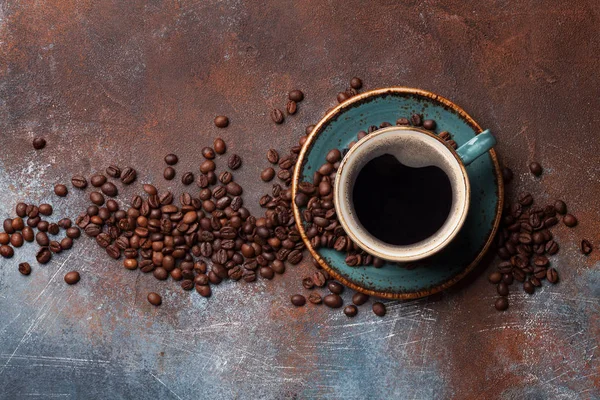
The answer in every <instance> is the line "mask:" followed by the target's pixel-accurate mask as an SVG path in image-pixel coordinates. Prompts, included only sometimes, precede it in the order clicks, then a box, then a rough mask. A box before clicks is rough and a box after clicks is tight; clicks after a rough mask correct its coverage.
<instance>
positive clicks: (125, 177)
mask: <svg viewBox="0 0 600 400" xmlns="http://www.w3.org/2000/svg"><path fill="white" fill-rule="evenodd" d="M136 178H137V172H136V170H135V169H133V168H131V167H125V168H124V169H123V170H122V171H121V182H123V184H125V185H129V184H131V183H133V182H134V181H135V179H136Z"/></svg>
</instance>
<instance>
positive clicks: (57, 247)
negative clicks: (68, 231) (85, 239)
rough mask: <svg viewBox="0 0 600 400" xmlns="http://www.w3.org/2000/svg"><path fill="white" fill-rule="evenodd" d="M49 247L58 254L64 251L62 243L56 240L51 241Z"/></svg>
mask: <svg viewBox="0 0 600 400" xmlns="http://www.w3.org/2000/svg"><path fill="white" fill-rule="evenodd" d="M48 248H49V249H50V251H51V252H53V253H55V254H58V253H60V252H61V251H62V247H60V243H58V242H57V241H56V240H52V241H51V242H50V245H49V246H48Z"/></svg>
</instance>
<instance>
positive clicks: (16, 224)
mask: <svg viewBox="0 0 600 400" xmlns="http://www.w3.org/2000/svg"><path fill="white" fill-rule="evenodd" d="M46 206H48V207H50V206H49V205H48V204H46ZM50 210H52V207H50ZM50 214H52V211H50ZM10 224H11V226H12V228H13V230H15V231H20V230H21V229H23V228H24V227H25V223H24V222H23V218H21V217H16V218H13V220H12V221H11V223H10Z"/></svg>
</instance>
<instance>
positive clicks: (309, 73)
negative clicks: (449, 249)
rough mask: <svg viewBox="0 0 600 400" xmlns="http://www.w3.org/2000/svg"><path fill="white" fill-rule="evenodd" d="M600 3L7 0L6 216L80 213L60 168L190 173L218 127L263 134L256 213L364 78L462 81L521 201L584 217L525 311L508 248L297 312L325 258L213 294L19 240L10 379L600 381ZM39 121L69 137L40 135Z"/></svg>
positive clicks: (67, 393)
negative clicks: (349, 306)
mask: <svg viewBox="0 0 600 400" xmlns="http://www.w3.org/2000/svg"><path fill="white" fill-rule="evenodd" d="M599 13H600V6H599V5H598V3H597V2H594V1H583V0H582V1H575V2H570V3H566V2H562V3H560V2H553V1H548V0H544V1H521V2H512V3H505V2H479V1H466V2H458V1H445V2H416V1H413V2H403V3H400V2H396V1H389V2H383V1H381V2H362V1H344V2H338V1H330V2H323V1H305V2H291V1H290V2H281V1H270V2H267V3H263V2H245V3H244V2H240V1H223V2H216V1H215V2H212V1H210V2H190V1H186V0H180V1H164V2H161V1H151V2H148V1H137V0H134V1H127V2H116V1H115V2H92V1H87V0H83V1H81V0H80V1H72V0H69V1H49V2H20V3H15V2H2V3H0V149H1V151H2V153H1V154H2V155H1V158H0V187H1V188H2V190H1V191H0V216H1V217H2V218H6V217H8V216H9V215H11V214H12V209H13V207H14V204H15V203H16V202H17V201H19V200H23V201H29V202H42V201H49V202H51V203H52V204H53V205H54V206H55V210H56V213H55V216H57V217H58V216H63V215H69V216H71V217H74V216H75V215H76V214H77V213H78V212H79V211H80V209H81V208H82V207H83V206H84V205H85V203H86V202H85V199H84V198H83V197H82V196H78V195H77V193H73V192H72V193H71V194H70V195H69V196H68V197H67V198H64V199H63V198H56V197H55V196H53V195H52V187H53V185H54V184H55V183H57V182H68V179H69V178H70V176H71V175H72V174H73V173H75V172H79V173H83V174H85V175H88V176H89V175H90V174H92V173H94V172H96V171H99V170H103V169H104V168H105V167H106V166H107V165H108V164H110V163H117V164H119V165H122V166H125V165H127V164H130V165H134V166H136V167H137V169H138V171H139V179H138V181H139V182H155V183H157V184H158V186H159V187H160V188H173V189H176V190H179V189H181V187H180V186H179V185H178V183H176V182H175V181H173V182H172V183H167V182H165V181H164V180H162V170H163V169H164V167H165V165H164V163H163V161H162V158H163V156H164V155H165V154H166V153H167V152H171V151H173V152H176V153H177V154H178V155H179V157H180V160H181V161H180V164H179V165H178V166H177V171H178V174H179V177H180V176H181V174H182V173H183V172H185V171H187V170H190V171H193V172H197V168H198V160H199V155H198V153H199V150H200V149H201V147H202V146H204V145H206V144H210V143H212V139H213V138H214V137H215V136H216V135H221V136H223V137H224V138H225V139H226V141H227V143H228V145H229V148H230V149H231V151H236V152H238V153H242V154H243V156H244V165H243V167H242V168H241V169H240V170H239V172H237V173H236V179H237V180H238V181H245V182H251V183H247V184H245V189H246V190H245V194H244V199H245V202H246V204H248V205H249V207H250V208H251V210H252V211H255V212H256V211H258V204H257V201H258V197H259V195H260V194H262V193H264V192H265V191H266V190H268V185H266V184H262V183H259V179H258V176H259V173H260V170H261V169H262V168H264V166H265V165H266V160H265V156H264V154H265V152H266V150H267V149H268V148H270V147H275V148H278V149H284V148H288V147H289V146H291V145H292V144H294V143H296V142H297V140H298V137H299V136H300V135H301V134H302V132H303V131H304V127H305V126H306V125H308V124H309V123H314V122H316V121H317V120H318V118H319V116H321V115H322V113H323V112H324V110H325V109H327V108H329V107H331V106H332V105H334V102H335V95H336V93H337V92H338V91H341V90H343V89H345V88H346V87H347V86H348V82H349V79H350V78H351V77H352V76H354V75H357V76H360V77H362V78H363V80H364V82H365V85H366V88H377V87H384V86H392V85H403V86H410V87H420V88H424V89H427V90H430V91H432V92H435V93H439V94H441V95H442V96H445V97H447V98H449V99H451V100H453V101H456V103H457V104H460V105H461V106H462V107H464V109H465V110H466V111H467V112H468V113H469V114H470V115H472V116H473V117H474V118H475V119H476V120H477V121H478V123H479V124H481V125H482V126H483V127H486V128H490V129H491V130H492V131H493V132H495V133H496V134H497V137H498V139H499V145H498V146H497V152H498V154H499V156H500V158H501V159H502V160H503V161H504V162H505V163H506V164H508V165H510V166H511V167H513V169H514V171H515V173H516V179H515V181H514V182H513V184H512V185H511V187H509V188H508V197H509V198H512V197H513V196H515V195H516V194H517V193H516V192H518V191H521V190H528V191H531V192H532V193H534V195H535V197H536V200H539V201H540V202H546V201H551V200H553V199H555V198H562V199H564V200H565V201H567V203H568V204H569V208H570V210H571V211H572V212H573V213H574V214H575V215H577V216H578V218H579V220H580V223H579V225H578V226H577V227H576V228H574V229H567V228H566V227H564V226H561V227H558V228H557V229H555V237H556V238H557V239H558V242H559V243H560V245H561V251H560V253H559V254H558V255H557V256H556V257H555V258H554V259H553V260H552V262H553V265H555V266H556V267H557V269H558V270H559V272H560V275H561V282H560V284H558V285H556V286H545V287H544V289H543V290H541V291H539V292H538V293H536V294H535V295H534V296H527V295H526V294H524V293H523V292H521V291H518V290H513V293H512V294H511V296H510V302H511V308H510V309H509V310H508V311H507V312H505V313H497V312H495V311H494V310H493V308H492V303H493V300H494V298H495V296H494V291H493V288H492V287H491V286H490V285H489V284H488V283H487V280H486V274H485V271H487V270H489V269H491V266H490V263H493V260H492V259H491V258H490V259H488V260H487V261H486V263H485V264H482V265H481V267H480V268H479V269H477V270H476V271H475V273H473V274H471V275H470V276H469V277H468V278H467V279H466V281H464V282H461V284H459V285H457V286H458V287H455V288H453V289H451V290H450V291H449V292H445V293H443V294H442V295H440V296H436V297H435V298H428V299H424V300H418V301H411V302H398V301H394V302H389V303H388V314H387V316H386V317H385V318H383V319H380V318H377V317H375V316H374V315H373V314H372V313H371V312H370V311H369V310H368V307H361V308H360V313H359V315H358V316H357V317H356V318H354V319H348V318H346V317H345V316H344V315H343V314H342V313H341V312H340V311H331V310H328V309H325V308H323V307H304V308H302V309H292V307H291V306H290V305H289V295H291V294H293V293H295V292H302V290H301V285H300V278H301V277H302V276H304V274H306V273H307V272H308V271H310V270H311V266H310V263H308V262H304V263H302V264H301V265H299V266H297V267H290V268H288V272H286V274H285V275H284V276H282V277H281V276H278V277H277V278H276V279H274V280H273V281H270V282H264V281H263V282H260V283H257V284H255V285H245V284H235V283H227V284H223V285H220V286H219V287H218V288H216V289H215V290H214V295H213V298H212V299H210V300H209V301H206V300H205V299H202V298H200V297H199V296H197V295H195V294H194V293H192V294H188V293H183V291H182V290H181V289H179V288H178V286H177V285H175V284H173V283H172V282H168V283H164V282H158V281H156V280H154V279H153V278H152V277H149V276H144V275H140V274H139V273H137V272H132V271H127V270H124V269H123V268H122V267H121V266H120V264H119V263H118V262H114V261H112V260H110V259H108V257H106V255H105V254H104V253H103V251H100V250H99V249H98V248H97V246H96V245H95V244H94V243H93V241H91V240H87V239H82V240H80V241H79V242H78V243H77V245H76V247H75V248H74V249H73V250H71V251H70V252H66V253H64V254H61V255H60V256H57V257H55V258H54V259H53V261H52V262H51V263H50V264H48V265H46V266H38V265H37V263H35V262H34V263H32V265H33V268H34V271H33V273H32V275H31V276H29V277H22V276H20V275H19V274H18V272H17V269H16V266H17V264H18V262H20V261H21V260H29V261H31V260H32V259H33V254H34V251H35V247H34V246H31V245H28V246H25V247H24V248H22V249H20V250H19V251H18V252H17V253H16V256H15V257H14V258H13V259H11V260H0V398H6V399H15V398H17V399H18V398H32V397H41V398H44V397H51V398H106V399H116V398H126V399H130V398H152V397H154V398H165V399H167V398H173V399H195V398H277V399H280V398H313V397H314V398H357V399H359V398H360V399H362V398H408V399H411V398H457V399H490V398H507V399H512V398H515V399H517V398H531V399H534V398H535V399H537V398H569V399H570V398H598V397H600V391H599V389H598V388H599V387H600V360H599V357H600V355H599V354H600V353H599V350H598V345H599V341H600V338H599V337H600V319H599V318H598V315H599V314H598V311H599V303H600V270H599V269H600V262H599V260H600V251H599V250H598V249H597V250H595V251H594V252H593V253H592V254H591V255H590V256H589V257H585V256H583V255H581V254H580V253H579V252H578V250H577V246H578V242H579V240H580V239H581V238H584V237H585V238H588V239H590V241H591V242H592V243H593V244H594V245H595V246H596V247H600V237H599V232H600V223H599V222H598V221H600V210H599V209H598V200H597V199H598V198H599V197H600V185H598V180H599V178H600V177H599V174H600V172H599V169H598V159H599V158H598V154H599V153H600V139H599V138H598V135H597V134H596V130H597V125H598V122H600V118H599V117H598V115H599V114H598V110H599V109H600V97H598V93H600V80H599V79H598V75H599V73H600V65H599V59H598V57H597V56H596V54H597V49H598V44H599V42H600V28H599V25H598V18H599ZM293 88H301V89H303V90H304V91H305V92H306V98H305V100H304V101H303V102H302V103H301V104H300V107H299V113H298V114H297V115H296V116H293V117H290V118H288V119H287V121H286V122H285V124H284V125H282V126H275V125H274V124H273V123H271V122H270V121H269V118H268V112H269V110H270V108H271V107H272V106H279V107H283V106H284V104H285V96H286V93H287V91H288V90H290V89H293ZM217 114H225V115H228V116H229V117H230V119H231V125H230V127H229V128H227V129H225V130H218V129H217V128H215V127H214V125H213V124H212V120H213V118H214V116H215V115H217ZM39 135H41V136H44V137H46V138H47V139H48V146H47V147H46V149H45V150H43V151H42V152H39V153H35V152H34V151H33V149H32V147H31V139H32V138H33V137H35V136H39ZM533 159H535V160H538V161H540V162H541V163H542V165H544V167H545V173H544V175H543V176H542V177H541V178H540V179H533V178H532V177H531V175H530V174H528V173H527V172H526V165H527V163H528V161H531V160H533ZM221 165H222V163H221ZM177 182H179V181H177ZM137 190H139V189H138V188H137V187H128V188H126V189H123V190H122V191H121V192H122V194H123V196H122V197H121V198H122V199H128V198H129V197H130V196H131V195H132V194H133V193H134V192H135V191H137ZM125 201H126V200H125ZM72 269H78V270H79V271H80V272H81V274H82V280H81V282H80V283H78V284H77V285H76V286H72V287H71V286H67V285H65V284H64V282H63V281H62V276H63V275H64V273H65V272H67V271H69V270H72ZM150 290H153V291H157V292H160V293H162V294H163V305H162V306H161V307H159V308H154V307H152V306H150V305H149V304H148V303H147V302H146V300H145V298H146V295H147V293H148V291H150ZM350 297H351V293H350V291H347V293H345V294H344V299H345V301H346V302H348V301H349V298H350Z"/></svg>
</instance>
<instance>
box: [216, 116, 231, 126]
mask: <svg viewBox="0 0 600 400" xmlns="http://www.w3.org/2000/svg"><path fill="white" fill-rule="evenodd" d="M214 122H215V126H216V127H217V128H226V127H227V126H228V125H229V118H227V117H226V116H224V115H218V116H216V117H215V121H214Z"/></svg>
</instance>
